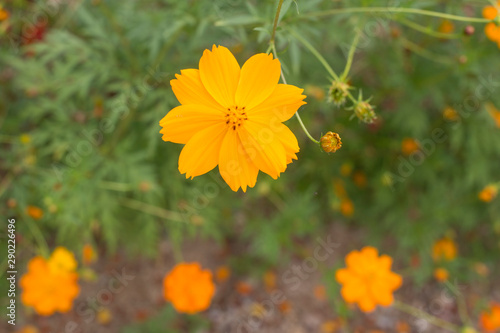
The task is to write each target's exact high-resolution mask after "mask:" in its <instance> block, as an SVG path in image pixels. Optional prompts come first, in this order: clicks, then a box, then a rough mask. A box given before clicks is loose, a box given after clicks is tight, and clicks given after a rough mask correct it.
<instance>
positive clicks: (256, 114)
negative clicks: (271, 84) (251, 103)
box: [248, 84, 306, 122]
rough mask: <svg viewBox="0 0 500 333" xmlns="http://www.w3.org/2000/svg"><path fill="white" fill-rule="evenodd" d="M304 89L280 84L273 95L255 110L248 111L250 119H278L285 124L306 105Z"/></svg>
mask: <svg viewBox="0 0 500 333" xmlns="http://www.w3.org/2000/svg"><path fill="white" fill-rule="evenodd" d="M303 91H304V89H300V88H297V87H295V86H292V85H287V84H278V85H277V86H276V88H275V89H274V91H273V92H272V93H271V95H270V96H269V97H268V98H267V99H266V100H264V101H263V102H262V103H260V104H259V105H257V106H256V107H255V108H253V109H251V110H249V111H248V116H249V118H250V119H254V118H259V119H277V120H278V121H280V122H284V121H286V120H288V119H290V118H291V117H292V116H293V115H294V114H295V112H297V110H298V109H299V107H300V106H302V105H304V104H306V102H304V101H303V99H304V98H306V96H305V95H302V92H303Z"/></svg>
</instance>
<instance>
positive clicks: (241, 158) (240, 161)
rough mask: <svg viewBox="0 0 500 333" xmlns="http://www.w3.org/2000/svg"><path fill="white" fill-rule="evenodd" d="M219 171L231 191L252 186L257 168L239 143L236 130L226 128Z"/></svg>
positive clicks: (244, 190) (255, 179)
mask: <svg viewBox="0 0 500 333" xmlns="http://www.w3.org/2000/svg"><path fill="white" fill-rule="evenodd" d="M219 172H220V174H221V176H222V178H223V179H224V180H225V181H226V183H227V184H228V185H229V187H231V189H232V190H233V191H235V192H236V191H238V189H239V188H240V187H241V188H242V190H243V192H246V190H247V186H248V187H254V186H255V182H256V181H257V174H258V173H259V169H258V168H257V167H256V166H255V165H254V163H252V160H251V159H250V156H249V155H248V153H247V151H246V149H245V148H244V146H243V145H242V143H241V140H240V138H239V135H238V133H237V131H233V130H228V131H227V133H226V136H225V137H224V140H223V141H222V146H221V150H220V153H219Z"/></svg>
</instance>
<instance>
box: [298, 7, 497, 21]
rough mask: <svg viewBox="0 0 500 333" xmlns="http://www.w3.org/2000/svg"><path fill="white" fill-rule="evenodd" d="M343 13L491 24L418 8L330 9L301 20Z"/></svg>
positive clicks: (309, 14) (475, 18)
mask: <svg viewBox="0 0 500 333" xmlns="http://www.w3.org/2000/svg"><path fill="white" fill-rule="evenodd" d="M345 13H371V14H373V13H385V14H392V13H406V14H417V15H425V16H432V17H440V18H443V19H448V20H453V21H462V22H470V23H473V22H476V23H487V22H491V20H489V19H485V18H477V17H467V16H459V15H453V14H446V13H439V12H434V11H431V10H425V9H418V8H400V7H352V8H339V9H330V10H325V11H322V12H312V13H308V14H303V15H301V16H300V17H301V18H311V17H322V16H329V15H335V14H345Z"/></svg>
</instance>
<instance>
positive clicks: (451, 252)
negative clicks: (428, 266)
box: [432, 237, 458, 261]
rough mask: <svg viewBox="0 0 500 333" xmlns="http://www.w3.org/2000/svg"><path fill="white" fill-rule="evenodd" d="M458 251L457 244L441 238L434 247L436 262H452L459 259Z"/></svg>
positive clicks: (433, 257) (433, 256) (433, 254)
mask: <svg viewBox="0 0 500 333" xmlns="http://www.w3.org/2000/svg"><path fill="white" fill-rule="evenodd" d="M457 253H458V249H457V245H456V244H455V242H454V241H453V240H451V239H449V238H446V237H444V238H441V239H439V240H437V241H436V242H435V243H434V245H433V246H432V259H434V261H443V260H444V261H452V260H453V259H455V258H456V257H457Z"/></svg>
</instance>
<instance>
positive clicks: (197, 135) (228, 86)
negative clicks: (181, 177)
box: [160, 45, 306, 192]
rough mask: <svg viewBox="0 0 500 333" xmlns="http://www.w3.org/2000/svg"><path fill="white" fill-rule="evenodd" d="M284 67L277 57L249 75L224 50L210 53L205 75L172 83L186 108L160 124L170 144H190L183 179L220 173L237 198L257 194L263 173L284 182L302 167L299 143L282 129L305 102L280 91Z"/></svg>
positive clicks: (183, 157) (257, 58)
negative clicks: (291, 167) (296, 164)
mask: <svg viewBox="0 0 500 333" xmlns="http://www.w3.org/2000/svg"><path fill="white" fill-rule="evenodd" d="M280 74H281V64H280V62H279V60H278V59H273V56H272V55H271V54H265V53H260V54H256V55H254V56H252V57H251V58H250V59H248V60H247V62H245V64H244V65H243V67H242V68H240V66H239V65H238V62H237V61H236V59H235V58H234V56H233V55H232V53H231V52H230V51H229V50H228V49H227V48H225V47H223V46H219V47H216V46H215V45H214V46H213V47H212V51H209V50H205V51H204V52H203V56H202V57H201V59H200V63H199V70H197V69H185V70H182V71H181V75H176V79H174V80H172V81H170V84H171V86H172V90H173V91H174V94H175V96H176V97H177V99H178V100H179V102H180V103H181V105H180V106H178V107H176V108H174V109H172V110H171V111H170V112H169V113H168V114H167V115H166V116H165V117H164V118H163V119H162V120H161V121H160V126H161V127H162V129H161V131H160V133H162V134H163V137H162V139H163V140H164V141H171V142H174V143H180V144H184V145H185V146H184V148H183V149H182V152H181V154H180V156H179V171H180V172H181V173H182V174H186V178H189V177H191V178H193V177H196V176H199V175H202V174H205V173H207V172H209V171H210V170H212V169H214V168H215V167H216V166H217V165H218V166H219V173H220V174H221V176H222V178H223V179H224V180H225V181H226V183H227V184H228V185H229V186H230V187H231V189H232V190H233V191H238V189H239V188H240V187H241V189H242V190H243V191H244V192H245V191H246V189H247V187H253V186H255V183H256V181H257V174H258V173H259V170H260V171H262V172H264V173H267V174H268V175H270V176H271V177H272V178H274V179H277V178H278V177H279V176H280V174H281V173H282V172H284V171H285V170H286V168H287V164H289V163H292V160H294V159H297V155H296V153H298V152H299V145H298V142H297V138H296V137H295V135H294V134H293V133H292V131H290V129H289V128H288V127H287V126H286V125H284V124H283V122H284V121H286V120H288V119H290V118H291V117H292V116H293V115H294V114H295V112H296V111H297V110H298V108H299V107H300V106H301V105H304V104H305V102H304V101H303V99H304V98H305V97H306V96H304V95H302V92H303V91H304V90H303V89H299V88H297V87H295V86H292V85H286V84H278V81H279V79H280Z"/></svg>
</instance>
